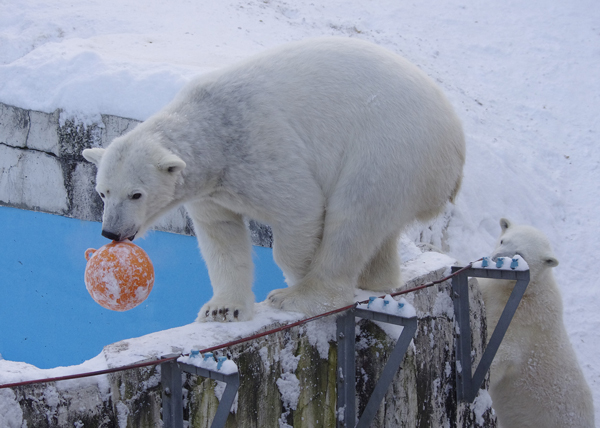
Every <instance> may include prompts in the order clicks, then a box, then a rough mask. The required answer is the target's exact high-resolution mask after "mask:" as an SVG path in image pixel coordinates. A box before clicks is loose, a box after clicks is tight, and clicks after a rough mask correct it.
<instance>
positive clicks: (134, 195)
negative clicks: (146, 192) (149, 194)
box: [131, 193, 142, 199]
mask: <svg viewBox="0 0 600 428" xmlns="http://www.w3.org/2000/svg"><path fill="white" fill-rule="evenodd" d="M141 197H142V194H141V193H134V194H133V195H131V199H140V198H141Z"/></svg>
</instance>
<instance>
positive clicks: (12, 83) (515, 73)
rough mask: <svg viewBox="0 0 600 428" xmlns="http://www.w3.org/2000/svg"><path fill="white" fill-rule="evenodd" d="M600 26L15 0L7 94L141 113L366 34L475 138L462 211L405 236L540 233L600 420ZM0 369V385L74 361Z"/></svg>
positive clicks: (548, 20) (347, 9) (477, 241)
mask: <svg viewBox="0 0 600 428" xmlns="http://www.w3.org/2000/svg"><path fill="white" fill-rule="evenodd" d="M599 22H600V8H598V5H597V1H596V0H573V1H569V2H564V1H551V2H547V1H543V0H531V1H528V2H521V1H515V0H508V1H504V2H478V1H475V0H449V1H446V2H433V1H431V0H426V1H422V2H397V1H393V0H381V1H378V2H373V1H371V0H329V1H327V2H313V1H312V0H296V1H294V2H286V1H284V0H244V1H239V0H221V1H216V0H197V1H193V2H192V1H188V0H173V1H171V2H164V1H158V0H146V1H144V2H141V1H132V0H125V1H123V0H120V1H117V0H102V1H100V0H86V1H82V0H74V1H68V2H67V1H64V0H57V1H53V2H48V1H42V0H24V1H21V2H17V1H8V2H1V3H0V102H3V103H7V104H11V105H15V106H18V107H23V108H28V109H35V110H41V111H45V112H51V111H54V110H55V109H57V108H60V109H62V110H63V113H62V116H61V117H62V118H63V119H64V118H66V117H69V116H72V115H75V116H76V118H77V119H78V120H79V121H82V122H90V121H94V120H97V119H98V117H99V115H100V114H115V115H120V116H124V117H131V118H136V119H145V118H147V117H148V116H149V115H150V114H152V113H154V112H156V111H158V110H159V109H160V108H161V107H162V106H163V105H165V104H166V103H167V102H168V101H169V100H171V98H172V97H173V96H174V95H175V93H176V92H177V90H178V89H179V88H181V86H182V85H183V84H184V83H185V82H187V81H188V80H189V79H190V78H191V77H192V76H194V75H196V74H199V73H203V72H206V71H208V70H212V69H215V68H217V67H220V66H223V65H225V64H230V63H232V62H234V61H236V60H238V59H240V58H243V57H246V56H247V55H250V54H252V53H255V52H260V51H262V50H263V49H265V48H267V47H270V46H275V45H278V44H281V43H284V42H286V41H290V40H299V39H303V38H305V37H309V36H318V35H342V36H347V37H359V38H362V39H366V40H370V41H373V42H376V43H378V44H380V45H382V46H385V47H387V48H389V49H391V50H393V51H396V52H398V53H400V54H402V55H404V56H405V57H406V58H408V59H409V60H411V61H413V62H414V63H416V64H417V65H418V66H419V67H420V68H421V69H423V70H424V71H425V72H426V73H427V74H429V75H430V76H431V77H432V78H433V79H435V80H436V81H437V82H438V83H439V85H440V86H441V87H442V88H443V90H444V91H445V93H446V94H447V95H448V97H449V99H450V100H451V102H452V103H453V105H454V106H455V107H456V110H457V112H458V114H459V116H460V117H461V119H462V121H463V124H464V129H465V133H466V136H467V142H468V154H467V164H466V167H465V174H464V181H463V186H462V191H461V193H460V195H459V197H458V199H457V201H456V205H455V206H451V207H449V208H448V209H447V211H446V213H445V214H444V215H443V216H441V217H440V218H439V219H438V220H436V221H435V222H433V223H432V224H431V225H428V226H429V227H423V225H415V226H413V227H412V228H411V229H410V230H409V231H408V233H407V236H408V238H410V239H413V240H418V239H421V238H422V239H424V240H427V241H430V243H432V244H433V245H436V246H438V247H440V248H442V247H443V248H447V249H448V250H449V254H450V255H451V256H452V257H454V258H455V259H458V260H459V261H460V262H461V263H463V264H464V263H468V262H469V261H472V260H476V259H478V258H479V257H481V256H482V255H486V254H488V253H489V252H490V251H491V249H492V248H493V246H494V242H495V240H496V238H497V236H498V235H499V231H500V228H499V225H498V220H499V219H500V217H502V216H505V217H508V218H510V219H511V220H513V221H515V222H517V223H526V224H531V225H533V226H535V227H537V228H539V229H541V230H543V231H544V232H545V233H546V234H547V235H548V237H549V239H550V241H551V242H552V243H553V246H554V250H555V252H556V255H557V257H558V259H559V261H560V265H559V266H558V267H557V268H556V269H555V273H556V277H557V279H558V282H559V284H560V286H561V288H562V291H563V298H564V303H565V305H564V307H565V311H564V315H565V322H566V326H567V330H568V332H569V334H570V337H571V341H572V342H573V345H574V347H575V350H576V352H577V355H578V357H579V360H580V362H581V364H582V367H583V371H584V373H585V374H586V376H587V379H588V381H589V383H590V385H591V387H592V390H593V391H594V394H595V405H596V409H597V418H599V417H600V413H598V412H600V342H599V341H598V340H596V331H598V330H599V329H600V312H599V311H598V310H597V308H598V307H599V306H600V287H598V279H597V275H596V271H597V267H596V266H597V265H596V261H595V260H596V259H597V257H598V254H600V243H599V242H600V239H599V238H600V236H599V235H600V217H599V216H597V215H596V212H597V209H598V205H599V203H600V202H599V201H600V186H598V183H600V167H599V165H600V145H599V144H598V141H597V140H598V136H599V132H600V121H599V120H598V111H600V79H598V71H599V70H600V48H599V46H600V26H599V24H598V23H599ZM447 221H449V223H448V227H447V229H446V230H444V225H445V224H446V222H447ZM442 237H445V239H446V241H445V242H442ZM190 328H191V327H190ZM223 328H224V330H226V328H227V327H225V326H224V327H223ZM236 328H241V329H242V330H243V329H244V327H239V326H236ZM215 334H216V332H215ZM192 345H194V344H193V343H192ZM148 346H150V347H151V345H148ZM188 346H189V344H188ZM7 364H8V365H9V366H10V367H6V365H7ZM92 365H93V364H92ZM0 366H2V370H1V371H0V373H1V374H0V377H1V378H2V381H3V382H5V381H7V380H10V378H22V377H26V378H34V377H37V376H49V375H50V374H49V373H53V374H54V373H58V372H61V371H70V372H73V371H77V370H79V367H77V368H64V369H63V368H58V369H53V370H51V371H46V370H44V371H40V370H38V369H36V368H33V367H30V366H26V365H23V364H20V363H11V362H6V361H0ZM87 367H88V366H86V368H87ZM4 369H7V370H8V371H6V370H4ZM25 372H27V374H26V375H25V374H24V373H25ZM3 394H6V392H3ZM0 401H1V400H0ZM0 414H3V412H0ZM1 417H4V416H0V418H1ZM9 417H10V416H9ZM3 422H4V421H3ZM10 423H11V422H8V424H9V425H8V426H10Z"/></svg>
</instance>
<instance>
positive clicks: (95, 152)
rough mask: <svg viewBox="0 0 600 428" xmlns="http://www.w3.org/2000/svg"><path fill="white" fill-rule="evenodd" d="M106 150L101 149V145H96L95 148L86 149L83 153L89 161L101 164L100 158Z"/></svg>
mask: <svg viewBox="0 0 600 428" xmlns="http://www.w3.org/2000/svg"><path fill="white" fill-rule="evenodd" d="M105 151H106V150H105V149H101V148H100V147H94V148H93V149H85V150H84V151H83V152H81V154H82V155H83V157H84V158H85V159H86V160H87V161H88V162H92V163H95V164H96V165H100V160H101V159H102V156H103V155H104V152H105Z"/></svg>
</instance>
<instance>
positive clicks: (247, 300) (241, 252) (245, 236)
mask: <svg viewBox="0 0 600 428" xmlns="http://www.w3.org/2000/svg"><path fill="white" fill-rule="evenodd" d="M186 209H187V210H188V213H189V214H190V217H191V218H192V221H193V223H194V230H195V232H196V236H197V238H198V244H199V246H200V251H201V252H202V257H203V258H204V261H205V262H206V266H207V268H208V275H209V277H210V282H211V285H212V288H213V297H212V299H210V301H209V302H208V303H206V304H205V305H204V306H202V308H201V309H200V312H199V313H198V318H197V319H196V321H199V322H202V321H245V320H249V319H251V318H252V316H253V315H254V300H255V299H254V293H253V292H252V282H253V272H254V265H253V262H252V244H251V241H250V234H249V232H248V230H247V229H246V225H245V224H244V221H243V218H242V216H241V215H239V214H236V213H234V212H232V211H229V210H227V209H226V208H223V207H220V206H218V205H216V204H214V203H211V202H210V201H201V202H197V203H193V204H188V205H186Z"/></svg>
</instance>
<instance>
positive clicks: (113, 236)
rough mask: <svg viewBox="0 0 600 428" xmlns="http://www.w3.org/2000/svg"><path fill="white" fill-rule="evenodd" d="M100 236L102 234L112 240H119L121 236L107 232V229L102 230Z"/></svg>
mask: <svg viewBox="0 0 600 428" xmlns="http://www.w3.org/2000/svg"><path fill="white" fill-rule="evenodd" d="M102 236H104V237H105V238H108V239H111V240H113V241H119V240H120V239H121V237H120V236H119V235H117V234H115V233H112V232H109V231H108V230H103V231H102Z"/></svg>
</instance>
